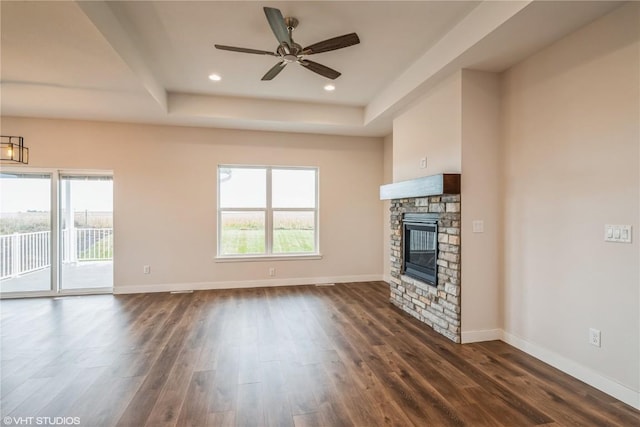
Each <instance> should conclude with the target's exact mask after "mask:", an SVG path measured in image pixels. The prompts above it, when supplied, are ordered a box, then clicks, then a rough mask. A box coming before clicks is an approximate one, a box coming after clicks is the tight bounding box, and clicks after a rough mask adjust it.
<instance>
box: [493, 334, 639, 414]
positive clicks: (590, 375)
mask: <svg viewBox="0 0 640 427" xmlns="http://www.w3.org/2000/svg"><path fill="white" fill-rule="evenodd" d="M502 340H503V341H504V342H506V343H507V344H510V345H512V346H514V347H515V348H517V349H519V350H522V351H524V352H525V353H527V354H529V355H531V356H533V357H535V358H536V359H539V360H541V361H543V362H545V363H547V364H549V365H551V366H553V367H554V368H557V369H559V370H561V371H562V372H564V373H566V374H569V375H571V376H572V377H575V378H577V379H579V380H580V381H583V382H585V383H587V384H589V385H590V386H592V387H595V388H597V389H598V390H600V391H602V392H604V393H607V394H608V395H610V396H613V397H615V398H616V399H618V400H620V401H622V402H624V403H626V404H627V405H630V406H633V407H634V408H636V409H640V392H638V391H635V390H632V389H630V388H628V387H626V386H624V385H622V384H620V383H618V382H616V381H614V380H612V379H610V378H607V377H605V376H603V375H602V374H600V373H598V372H595V371H593V370H592V369H590V368H587V367H586V366H582V365H580V364H578V363H576V362H574V361H573V360H570V359H567V358H566V357H564V356H561V355H559V354H557V353H555V352H553V351H551V350H548V349H546V348H543V347H540V346H539V345H536V344H532V343H530V342H528V341H525V340H524V339H522V338H520V337H518V336H516V335H513V334H510V333H508V332H506V331H502Z"/></svg>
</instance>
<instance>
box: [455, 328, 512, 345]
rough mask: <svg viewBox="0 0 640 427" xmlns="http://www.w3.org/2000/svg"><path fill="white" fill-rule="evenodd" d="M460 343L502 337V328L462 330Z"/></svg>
mask: <svg viewBox="0 0 640 427" xmlns="http://www.w3.org/2000/svg"><path fill="white" fill-rule="evenodd" d="M461 335H462V344H469V343H472V342H482V341H495V340H501V339H502V329H486V330H482V331H466V332H462V334H461Z"/></svg>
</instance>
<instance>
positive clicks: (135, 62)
mask: <svg viewBox="0 0 640 427" xmlns="http://www.w3.org/2000/svg"><path fill="white" fill-rule="evenodd" d="M76 4H77V5H78V7H79V8H80V10H82V11H83V12H84V14H85V15H86V16H87V18H89V20H90V21H91V22H92V23H93V25H95V27H96V28H97V29H98V31H100V33H102V35H103V36H104V38H105V39H106V41H107V43H109V44H110V45H111V47H112V48H113V49H114V50H115V52H116V53H117V54H118V55H119V56H120V58H122V60H123V61H124V62H125V63H126V64H127V65H128V66H129V68H130V69H131V70H132V71H133V73H134V74H135V75H136V76H137V77H138V79H139V80H140V82H141V83H142V85H143V86H144V88H145V89H146V90H147V92H149V94H150V95H151V96H152V97H153V99H154V100H155V101H156V102H157V103H158V105H159V106H160V107H161V108H162V111H163V112H167V92H166V90H165V88H164V87H163V86H162V85H161V84H160V82H159V81H158V79H157V78H156V77H155V75H154V74H153V72H152V71H151V68H150V67H149V66H148V65H147V62H146V61H145V59H144V58H145V55H144V54H143V52H144V51H143V49H140V48H139V47H138V45H137V43H136V37H135V32H134V31H131V29H130V25H129V24H128V22H127V21H126V19H124V17H119V16H118V14H117V13H116V12H115V11H114V10H113V9H112V8H111V7H110V6H109V4H108V3H107V2H105V1H76Z"/></svg>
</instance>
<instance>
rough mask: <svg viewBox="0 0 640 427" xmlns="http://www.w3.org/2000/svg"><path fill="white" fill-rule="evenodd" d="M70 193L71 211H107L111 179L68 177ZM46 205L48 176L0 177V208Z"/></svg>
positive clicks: (48, 200) (14, 209) (9, 210)
mask: <svg viewBox="0 0 640 427" xmlns="http://www.w3.org/2000/svg"><path fill="white" fill-rule="evenodd" d="M63 185H64V184H63ZM71 193H72V194H73V204H74V207H73V208H74V211H84V210H88V211H92V212H105V211H106V212H108V211H111V210H112V209H113V208H112V207H113V181H71ZM50 209H51V180H50V179H48V178H28V179H27V178H6V177H2V178H1V179H0V212H3V213H15V212H26V211H28V210H35V211H49V210H50Z"/></svg>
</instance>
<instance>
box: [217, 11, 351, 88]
mask: <svg viewBox="0 0 640 427" xmlns="http://www.w3.org/2000/svg"><path fill="white" fill-rule="evenodd" d="M264 13H265V15H266V16H267V21H268V22H269V26H270V27H271V29H272V30H273V34H275V36H276V39H278V43H279V45H278V48H277V49H276V51H275V52H270V51H268V50H258V49H247V48H244V47H234V46H225V45H220V44H216V45H215V47H216V49H221V50H230V51H232V52H242V53H253V54H256V55H270V56H275V57H277V58H279V59H280V62H278V63H277V64H276V65H274V66H273V67H272V68H271V69H270V70H269V71H267V73H266V74H265V75H264V76H262V80H271V79H273V78H274V77H275V76H277V75H278V74H279V73H280V71H282V70H283V69H284V67H286V66H287V65H288V64H290V63H292V62H295V63H297V64H300V65H302V66H303V67H305V68H306V69H308V70H311V71H313V72H314V73H318V74H320V75H321V76H324V77H327V78H329V79H332V80H333V79H336V78H338V77H340V73H339V72H338V71H336V70H334V69H332V68H329V67H327V66H325V65H322V64H318V63H317V62H313V61H310V60H308V59H306V58H305V56H307V55H314V54H316V53H322V52H329V51H331V50H336V49H342V48H343V47H348V46H353V45H355V44H358V43H360V39H359V38H358V35H357V34H356V33H351V34H345V35H344V36H338V37H334V38H331V39H328V40H324V41H321V42H318V43H314V44H312V45H310V46H307V47H305V48H303V47H302V46H300V45H299V44H298V43H296V42H294V41H293V37H292V33H293V30H294V29H295V28H296V27H297V26H298V20H297V19H296V18H291V17H287V18H283V17H282V12H280V10H279V9H275V8H272V7H265V8H264Z"/></svg>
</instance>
